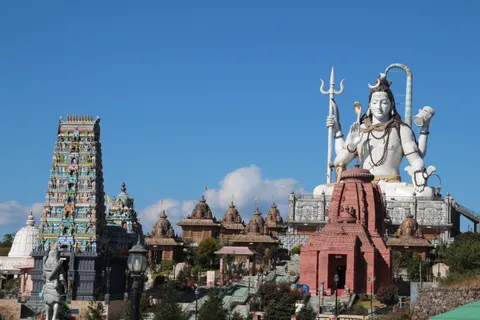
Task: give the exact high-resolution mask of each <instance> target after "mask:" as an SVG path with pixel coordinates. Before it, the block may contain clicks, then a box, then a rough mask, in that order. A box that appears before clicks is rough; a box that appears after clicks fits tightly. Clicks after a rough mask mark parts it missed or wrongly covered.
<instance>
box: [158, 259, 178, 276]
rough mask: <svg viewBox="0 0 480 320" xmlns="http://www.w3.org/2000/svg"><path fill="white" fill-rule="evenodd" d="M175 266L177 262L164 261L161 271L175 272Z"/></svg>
mask: <svg viewBox="0 0 480 320" xmlns="http://www.w3.org/2000/svg"><path fill="white" fill-rule="evenodd" d="M174 264H175V262H173V260H164V261H162V267H161V271H163V272H168V273H170V272H173V265H174Z"/></svg>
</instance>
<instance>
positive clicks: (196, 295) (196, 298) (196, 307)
mask: <svg viewBox="0 0 480 320" xmlns="http://www.w3.org/2000/svg"><path fill="white" fill-rule="evenodd" d="M199 295H200V290H199V289H198V287H196V288H195V320H197V314H198V296H199Z"/></svg>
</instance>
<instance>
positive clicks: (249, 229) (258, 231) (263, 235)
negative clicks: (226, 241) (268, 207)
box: [230, 208, 279, 247]
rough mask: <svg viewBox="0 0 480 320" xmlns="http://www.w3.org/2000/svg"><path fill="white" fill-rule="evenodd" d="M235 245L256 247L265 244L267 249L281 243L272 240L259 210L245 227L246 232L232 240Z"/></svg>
mask: <svg viewBox="0 0 480 320" xmlns="http://www.w3.org/2000/svg"><path fill="white" fill-rule="evenodd" d="M230 242H231V243H232V244H233V245H240V246H256V245H260V244H263V245H265V246H266V247H269V246H272V245H274V244H276V243H278V242H279V241H278V240H277V239H274V238H272V236H271V235H270V233H269V231H268V228H267V225H266V224H265V220H264V219H263V217H262V213H261V212H260V210H259V209H258V208H257V209H256V210H255V212H254V213H253V216H252V218H251V219H250V221H249V222H248V224H247V226H246V227H245V231H244V232H243V233H241V234H238V235H235V236H234V237H233V238H231V239H230Z"/></svg>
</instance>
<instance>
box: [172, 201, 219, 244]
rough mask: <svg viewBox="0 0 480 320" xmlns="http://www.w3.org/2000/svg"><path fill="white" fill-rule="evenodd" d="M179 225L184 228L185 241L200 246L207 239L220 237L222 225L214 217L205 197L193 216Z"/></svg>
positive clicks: (183, 236) (196, 207)
mask: <svg viewBox="0 0 480 320" xmlns="http://www.w3.org/2000/svg"><path fill="white" fill-rule="evenodd" d="M178 225H179V226H180V227H182V239H183V241H193V243H195V244H199V243H200V242H202V240H204V239H206V238H217V237H218V236H219V231H220V223H219V222H217V219H215V217H214V216H213V213H212V210H210V207H209V206H208V204H207V201H206V200H205V197H204V196H203V195H202V198H201V199H200V201H198V203H197V205H196V206H195V208H194V209H193V211H192V214H191V215H189V216H188V217H187V218H185V219H183V220H182V221H180V222H179V223H178Z"/></svg>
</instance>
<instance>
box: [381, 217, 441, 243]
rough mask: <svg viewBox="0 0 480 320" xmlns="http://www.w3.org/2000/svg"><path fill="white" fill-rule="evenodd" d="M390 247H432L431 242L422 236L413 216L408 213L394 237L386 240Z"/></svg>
mask: <svg viewBox="0 0 480 320" xmlns="http://www.w3.org/2000/svg"><path fill="white" fill-rule="evenodd" d="M387 246H390V247H432V244H431V243H430V242H429V241H428V240H427V239H425V238H424V237H423V234H422V231H421V229H420V228H419V227H418V223H417V221H416V220H415V218H414V217H413V216H412V215H411V214H409V215H408V216H407V217H406V218H405V220H403V222H402V224H401V225H400V227H399V228H398V229H397V232H396V234H395V237H390V238H389V239H388V241H387Z"/></svg>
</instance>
